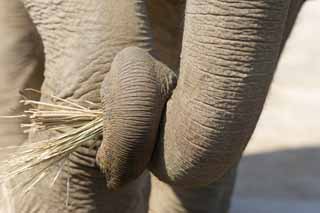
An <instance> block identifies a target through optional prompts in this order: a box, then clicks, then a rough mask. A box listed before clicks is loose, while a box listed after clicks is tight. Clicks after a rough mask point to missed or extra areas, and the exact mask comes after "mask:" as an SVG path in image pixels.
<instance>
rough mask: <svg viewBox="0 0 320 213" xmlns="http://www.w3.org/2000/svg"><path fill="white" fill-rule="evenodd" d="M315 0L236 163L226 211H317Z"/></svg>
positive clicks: (319, 120) (319, 26)
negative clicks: (232, 193)
mask: <svg viewBox="0 0 320 213" xmlns="http://www.w3.org/2000/svg"><path fill="white" fill-rule="evenodd" d="M319 35H320V1H319V0H313V1H312V0H311V1H307V3H306V4H305V5H304V7H303V9H302V12H301V14H300V15H299V18H298V22H297V24H296V27H295V29H294V31H293V34H292V35H291V37H290V40H289V41H288V43H287V45H286V49H285V52H284V54H283V55H282V58H281V61H280V64H279V67H278V70H277V72H276V76H275V79H274V81H273V84H272V88H271V91H270V94H269V96H268V99H267V103H266V105H265V108H264V111H263V114H262V116H261V118H260V121H259V124H258V127H257V129H256V131H255V134H254V136H253V137H252V140H251V141H250V143H249V145H248V147H247V149H246V152H245V156H244V158H243V160H242V161H241V164H240V170H239V173H238V181H237V185H236V192H235V196H234V199H233V205H232V211H231V212H232V213H278V212H281V213H296V212H297V213H298V212H299V213H301V212H303V213H315V212H320V166H319V162H320V111H319V109H320V36H319Z"/></svg>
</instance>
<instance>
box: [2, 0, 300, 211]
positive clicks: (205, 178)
mask: <svg viewBox="0 0 320 213" xmlns="http://www.w3.org/2000/svg"><path fill="white" fill-rule="evenodd" d="M302 3H303V1H302V0H291V1H290V0H240V1H230V0H188V1H187V5H186V9H185V10H184V1H180V0H171V1H170V0H160V1H159V0H149V1H147V2H146V1H144V0H131V1H128V0H104V1H101V0H47V1H43V0H24V1H23V3H20V2H19V1H17V0H10V1H1V3H0V17H1V19H0V38H1V39H0V56H1V57H0V60H1V61H0V69H1V81H2V82H1V87H0V90H1V91H0V93H1V112H8V111H9V110H10V109H11V108H12V107H13V108H14V109H16V111H15V112H21V110H22V109H21V108H18V107H17V106H18V104H17V101H18V98H14V99H11V97H17V96H16V95H14V94H15V92H16V90H15V89H13V88H19V89H22V88H25V87H33V88H39V86H40V84H41V82H42V72H44V80H43V82H42V86H41V91H43V92H45V93H47V94H48V93H49V94H54V95H57V96H59V97H61V98H73V99H76V100H78V101H80V102H81V101H84V100H90V101H93V102H102V107H103V109H104V112H105V121H104V135H103V139H102V141H101V138H97V142H98V143H96V144H97V145H96V146H95V147H94V148H92V147H91V146H90V144H91V142H92V141H91V142H88V144H86V145H83V146H82V147H80V148H79V149H78V150H77V152H75V153H74V154H72V155H70V157H69V160H68V162H67V163H66V166H65V167H64V170H63V172H62V174H61V176H60V177H59V179H58V181H57V183H56V184H55V185H54V187H53V188H52V189H49V186H48V185H49V183H48V181H49V180H48V181H42V182H41V183H40V184H39V185H37V187H36V188H35V189H34V190H33V191H31V192H30V194H28V196H26V197H25V199H23V200H16V202H15V208H16V212H19V213H24V212H41V213H42V212H53V213H54V212H81V213H82V212H85V213H87V212H131V213H135V212H139V213H143V212H148V211H149V212H158V213H161V212H164V213H171V212H172V213H177V212H179V213H180V212H181V213H184V212H227V210H228V206H229V200H230V196H231V194H232V188H233V184H234V180H235V169H236V165H237V162H238V161H239V159H240V157H241V154H242V151H243V150H244V148H245V146H246V144H247V142H248V140H249V138H250V136H251V134H252V132H253V130H254V128H255V126H256V122H257V120H258V118H259V115H260V113H261V110H262V107H263V104H264V101H265V98H266V95H267V92H268V88H269V85H270V82H271V80H272V76H273V72H274V69H275V67H276V64H277V61H278V57H279V55H280V52H281V50H282V47H283V45H284V43H285V40H286V38H287V36H288V35H289V32H290V30H291V27H292V25H293V23H294V20H295V17H296V15H297V13H298V11H299V8H300V6H301V4H302ZM23 6H24V7H25V8H24V7H23ZM28 14H29V15H30V16H29V15H28ZM184 14H185V15H184ZM183 23H184V28H183ZM182 32H183V41H182V39H181V38H182ZM181 47H182V48H181ZM180 54H181V60H180V57H179V56H180ZM151 55H153V56H151ZM44 66H45V68H44ZM174 73H176V74H177V76H179V77H178V80H177V82H176V78H177V77H176V75H175V74H174ZM175 86H176V88H175ZM173 88H175V90H174V91H173V93H172V89H173ZM171 93H172V95H171ZM170 95H171V97H170ZM169 97H170V99H169V101H168V102H167V105H166V110H165V111H164V106H165V103H166V101H167V99H168V98H169ZM41 99H42V100H44V101H50V99H48V97H46V96H45V95H43V96H42V97H41ZM2 102H3V104H2ZM162 112H163V113H162ZM161 116H162V119H161ZM160 121H162V122H160ZM12 125H13V126H15V127H16V126H17V125H18V122H16V123H14V124H12ZM8 129H9V128H8ZM8 129H7V130H6V129H3V131H2V130H1V131H2V132H1V136H2V138H6V139H7V141H9V142H10V143H13V142H14V141H16V143H18V142H17V141H19V139H21V137H22V136H21V134H19V133H18V132H10V131H9V130H8ZM158 130H160V131H158ZM17 131H18V130H17ZM53 134H54V132H50V133H49V132H42V133H40V134H36V135H30V139H31V141H35V140H39V139H40V138H41V137H48V136H51V135H53ZM11 141H12V142H11ZM100 142H102V143H100ZM100 144H101V146H100ZM146 169H148V170H149V171H151V172H152V174H153V175H152V178H151V181H150V173H149V172H148V170H146ZM68 178H69V180H70V181H69V187H67V182H68V181H67V179H68ZM17 181H18V182H19V180H17ZM150 188H151V195H150ZM67 189H68V190H69V197H68V205H65V202H66V198H67ZM149 197H150V200H149V199H148V198H149Z"/></svg>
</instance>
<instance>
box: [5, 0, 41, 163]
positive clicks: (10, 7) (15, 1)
mask: <svg viewBox="0 0 320 213" xmlns="http://www.w3.org/2000/svg"><path fill="white" fill-rule="evenodd" d="M43 69H44V53H43V47H42V42H41V39H40V36H39V34H38V32H37V30H36V28H35V27H34V26H33V23H32V21H31V19H30V17H29V15H28V13H27V11H26V9H25V8H24V6H23V4H22V3H21V2H20V1H19V0H12V1H11V0H10V1H1V2H0V115H1V116H3V115H19V114H21V113H22V111H23V110H24V109H26V108H25V107H23V106H21V104H20V103H19V100H20V98H21V95H20V94H19V91H21V90H23V89H25V88H27V87H29V88H30V87H32V88H34V89H40V86H41V83H42V80H43V77H42V74H43ZM34 98H36V97H34ZM21 122H22V121H21V119H1V120H0V138H1V139H0V147H2V146H14V145H19V144H21V143H22V142H23V141H24V139H25V138H26V135H25V134H23V133H22V131H21V128H20V124H21ZM0 156H1V157H4V154H2V153H1V155H0ZM1 157H0V158H1Z"/></svg>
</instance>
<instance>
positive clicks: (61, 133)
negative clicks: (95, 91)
mask: <svg viewBox="0 0 320 213" xmlns="http://www.w3.org/2000/svg"><path fill="white" fill-rule="evenodd" d="M28 91H33V92H38V91H36V90H32V89H28ZM49 97H50V98H51V99H52V100H53V101H52V103H45V102H40V101H33V100H28V99H26V100H22V101H21V102H22V104H25V105H30V108H29V109H28V110H26V111H24V114H23V115H18V116H2V118H20V117H21V118H28V119H29V121H30V123H28V124H22V128H23V129H24V132H26V133H29V132H37V131H42V130H52V131H55V132H57V133H58V134H57V136H56V137H53V138H50V139H47V140H42V141H37V142H33V143H25V144H24V145H22V146H19V147H7V148H4V149H6V150H9V149H12V150H13V154H11V155H10V156H9V158H8V159H7V160H5V161H3V162H0V184H1V183H4V182H7V181H10V180H11V179H13V178H15V177H17V176H18V175H20V174H22V173H25V172H28V171H31V170H32V172H30V173H28V176H26V178H25V177H24V178H23V181H22V182H21V181H20V183H19V185H18V186H14V187H15V188H14V189H19V191H21V189H22V191H23V193H26V192H28V191H29V190H30V189H32V187H33V186H34V185H35V184H37V183H38V182H39V181H40V180H42V179H43V178H44V177H47V176H48V174H50V173H51V169H52V168H53V166H59V167H60V169H59V171H58V172H57V174H55V175H54V178H53V180H52V185H53V184H54V183H55V182H56V180H57V178H58V177H59V175H60V172H61V170H62V168H63V166H64V162H65V160H66V159H67V158H68V155H69V154H70V153H72V152H73V151H75V149H77V148H78V147H79V146H81V145H82V144H83V143H85V142H88V141H89V140H91V139H95V138H96V137H97V136H99V135H101V134H102V110H100V109H101V107H100V106H99V105H98V104H95V103H91V102H86V106H83V105H80V104H79V103H77V102H75V101H71V100H64V99H61V98H58V97H55V96H52V95H49ZM92 141H95V140H92ZM29 174H30V175H29ZM23 193H22V194H23Z"/></svg>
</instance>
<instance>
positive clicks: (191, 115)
mask: <svg viewBox="0 0 320 213" xmlns="http://www.w3.org/2000/svg"><path fill="white" fill-rule="evenodd" d="M288 2H289V1H287V0H271V1H266V0H254V1H253V0H243V1H227V0H189V1H187V7H186V15H185V25H184V26H185V31H184V37H183V47H182V55H181V65H180V76H179V79H178V83H177V88H176V89H175V91H174V93H173V95H172V97H171V99H170V100H169V102H168V104H167V112H166V118H165V119H166V121H165V125H164V127H163V129H162V139H161V141H160V142H159V143H158V145H157V147H156V150H155V153H154V155H153V156H154V157H153V159H152V166H151V167H152V168H151V169H152V171H153V173H154V174H155V175H156V176H157V177H158V178H159V179H160V180H162V181H165V182H167V183H169V184H173V185H184V186H192V185H205V184H208V183H211V182H213V181H215V180H218V179H219V178H220V177H222V176H223V175H224V174H225V173H226V172H227V171H228V170H229V169H230V168H231V167H232V166H233V165H235V164H236V162H237V161H238V160H239V159H240V157H241V154H242V151H243V150H244V148H245V146H246V144H247V142H248V141H249V139H250V137H251V135H252V133H253V131H254V128H255V126H256V123H257V120H258V118H259V115H260V113H261V110H262V107H263V104H264V101H265V98H266V95H267V92H268V88H269V85H270V83H271V80H272V76H273V72H274V69H275V66H276V63H277V58H278V53H279V49H280V44H281V40H282V32H283V31H284V23H285V20H286V14H287V10H288V6H289V5H288V4H289V3H288Z"/></svg>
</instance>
